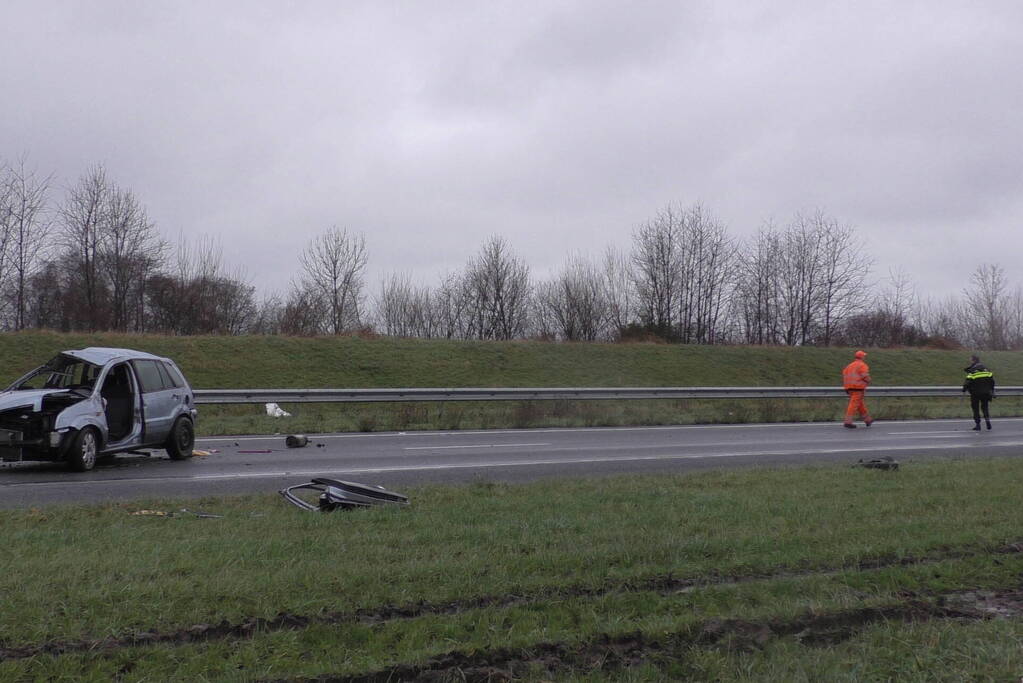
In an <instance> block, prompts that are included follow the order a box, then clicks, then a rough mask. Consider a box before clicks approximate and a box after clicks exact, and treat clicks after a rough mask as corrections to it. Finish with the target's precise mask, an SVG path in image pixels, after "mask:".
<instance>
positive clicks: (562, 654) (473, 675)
mask: <svg viewBox="0 0 1023 683" xmlns="http://www.w3.org/2000/svg"><path fill="white" fill-rule="evenodd" d="M950 595H951V594H950ZM1012 595H1013V598H1012V600H1013V601H1015V602H1018V603H1019V604H1020V606H1021V607H1023V599H1021V598H1023V591H1015V592H1012ZM1020 614H1023V611H1021V612H1020ZM994 617H995V615H994V614H992V613H989V612H985V611H980V610H976V609H971V608H968V607H954V606H948V605H942V604H932V603H929V602H924V601H921V600H918V599H909V600H907V601H906V602H904V603H901V604H896V605H888V606H884V607H868V608H861V609H852V610H843V611H838V612H833V613H825V614H815V615H807V616H803V617H797V618H793V619H788V620H781V619H772V620H766V621H744V620H739V619H710V620H707V621H705V622H702V623H700V624H697V625H696V626H694V627H692V628H689V629H686V630H682V631H677V632H674V633H667V634H664V635H662V636H660V637H652V636H649V635H647V634H644V633H642V632H634V633H629V634H624V635H615V636H611V635H607V634H602V635H599V636H596V637H595V638H590V639H588V640H586V641H583V642H581V643H576V644H567V643H558V642H555V643H550V642H547V643H537V644H534V645H531V646H529V647H528V648H519V649H514V648H495V649H492V650H482V651H479V650H477V651H474V652H473V653H471V654H466V653H464V652H457V651H456V652H450V653H447V654H444V655H442V656H439V657H436V658H433V659H430V660H428V661H427V662H425V663H423V664H420V665H398V666H394V667H390V668H387V669H382V670H379V671H373V672H367V673H363V674H356V675H335V674H321V675H319V676H315V677H312V678H309V677H301V678H287V679H266V680H264V683H392V682H393V681H405V680H416V681H436V682H438V683H439V682H441V681H467V682H470V683H475V682H480V683H482V682H484V681H487V682H491V683H492V682H495V681H511V680H515V679H518V678H521V677H523V676H525V675H536V674H537V673H545V674H547V675H556V674H564V673H576V674H582V675H585V674H587V673H592V672H594V671H597V670H601V671H622V670H625V669H628V668H631V667H635V666H639V665H642V664H647V663H651V664H654V665H656V663H657V661H658V660H663V659H669V658H670V659H671V660H672V661H673V662H674V663H676V664H677V663H679V662H684V661H685V660H686V659H687V658H688V656H689V653H690V652H692V651H693V650H706V649H710V648H721V649H725V650H727V651H730V652H750V651H753V650H759V649H762V648H764V647H765V646H766V645H767V644H768V643H770V642H771V641H772V640H775V639H778V638H785V637H795V638H796V639H797V641H798V642H799V643H800V644H802V645H805V646H807V647H827V646H830V645H836V644H839V643H841V642H844V641H846V640H848V639H850V638H852V637H854V636H856V635H857V634H858V633H860V632H861V631H863V630H865V629H866V628H868V627H869V626H872V625H874V624H878V623H883V622H903V623H914V622H915V623H919V622H924V621H932V620H935V619H958V620H970V621H977V620H983V619H990V618H994Z"/></svg>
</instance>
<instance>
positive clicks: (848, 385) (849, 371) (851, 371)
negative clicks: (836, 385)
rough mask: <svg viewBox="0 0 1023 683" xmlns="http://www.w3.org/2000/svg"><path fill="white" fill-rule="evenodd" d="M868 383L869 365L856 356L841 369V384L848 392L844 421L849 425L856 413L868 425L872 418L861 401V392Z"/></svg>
mask: <svg viewBox="0 0 1023 683" xmlns="http://www.w3.org/2000/svg"><path fill="white" fill-rule="evenodd" d="M869 385H870V367H869V366H868V365H867V364H866V363H864V362H863V361H862V360H860V359H859V358H857V359H856V360H854V361H853V362H852V363H849V365H846V366H845V369H844V370H842V386H843V387H844V388H845V392H846V393H847V394H849V405H848V406H847V407H846V409H845V423H846V424H847V425H851V424H852V422H853V419H854V418H855V417H856V415H860V417H862V418H863V421H864V422H865V423H867V425H869V424H870V423H871V422H873V421H874V420H873V419H871V417H870V413H868V412H867V404H866V403H864V401H863V393H864V392H865V391H866V389H867V387H868V386H869Z"/></svg>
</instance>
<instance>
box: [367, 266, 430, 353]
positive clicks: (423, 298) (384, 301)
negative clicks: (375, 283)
mask: <svg viewBox="0 0 1023 683" xmlns="http://www.w3.org/2000/svg"><path fill="white" fill-rule="evenodd" d="M431 299H432V295H431V292H430V290H429V288H427V287H416V286H414V285H413V284H412V279H411V277H410V276H409V275H407V274H404V275H398V274H393V275H391V277H390V278H388V279H387V280H385V281H384V282H383V284H382V285H381V287H380V295H379V296H378V297H377V300H376V310H377V316H378V319H379V324H380V328H381V329H382V330H383V332H384V334H387V335H390V336H394V337H422V338H427V339H429V338H431V337H434V336H435V335H436V328H437V325H436V320H435V317H434V311H433V306H432V301H431Z"/></svg>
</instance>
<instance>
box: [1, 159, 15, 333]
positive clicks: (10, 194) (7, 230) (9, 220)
mask: <svg viewBox="0 0 1023 683" xmlns="http://www.w3.org/2000/svg"><path fill="white" fill-rule="evenodd" d="M14 189H15V188H14V182H13V178H12V177H11V174H10V173H9V172H8V170H7V169H6V167H2V168H0V322H3V321H4V320H5V319H6V317H7V310H6V309H7V302H8V297H7V296H5V294H6V292H7V285H8V283H9V281H10V279H11V273H10V268H9V266H8V263H9V260H10V252H11V241H12V239H13V232H14V223H15V219H14V214H15V211H14V205H15V201H14Z"/></svg>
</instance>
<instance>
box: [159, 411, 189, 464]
mask: <svg viewBox="0 0 1023 683" xmlns="http://www.w3.org/2000/svg"><path fill="white" fill-rule="evenodd" d="M166 448H167V455H169V456H170V459H171V460H184V459H185V458H191V457H192V449H193V448H195V428H193V427H192V421H191V420H189V419H188V418H187V417H179V418H178V419H177V421H176V422H175V423H174V427H173V428H172V429H171V433H170V436H169V437H167V446H166Z"/></svg>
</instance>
